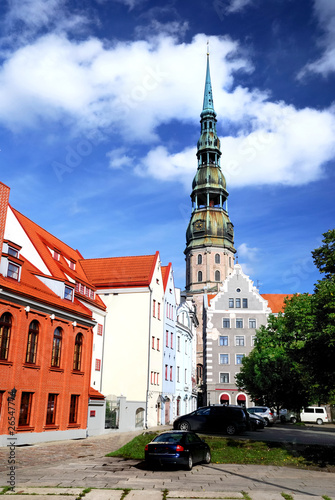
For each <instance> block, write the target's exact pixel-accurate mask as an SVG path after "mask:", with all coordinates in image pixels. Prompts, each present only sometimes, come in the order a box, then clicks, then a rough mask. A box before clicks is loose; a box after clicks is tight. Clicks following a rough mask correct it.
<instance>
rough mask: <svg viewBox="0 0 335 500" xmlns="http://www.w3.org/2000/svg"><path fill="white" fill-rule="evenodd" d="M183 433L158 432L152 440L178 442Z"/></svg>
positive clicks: (156, 441)
mask: <svg viewBox="0 0 335 500" xmlns="http://www.w3.org/2000/svg"><path fill="white" fill-rule="evenodd" d="M182 439H183V435H182V434H180V433H177V432H176V433H170V434H160V435H159V436H157V437H155V439H154V440H153V441H154V442H155V443H177V444H178V443H180V441H181V440H182Z"/></svg>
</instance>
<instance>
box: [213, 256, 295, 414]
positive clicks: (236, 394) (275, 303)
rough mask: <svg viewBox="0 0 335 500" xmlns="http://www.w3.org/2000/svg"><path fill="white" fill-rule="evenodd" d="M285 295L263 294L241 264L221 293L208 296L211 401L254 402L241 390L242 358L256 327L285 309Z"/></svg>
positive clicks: (249, 349) (216, 402)
mask: <svg viewBox="0 0 335 500" xmlns="http://www.w3.org/2000/svg"><path fill="white" fill-rule="evenodd" d="M286 297H287V295H278V294H266V295H263V296H262V295H261V294H260V293H259V291H258V290H257V288H256V287H255V286H254V284H253V282H252V281H251V280H250V278H249V277H248V276H246V275H245V274H244V273H243V271H242V268H241V266H240V265H239V264H236V265H235V267H234V271H233V272H232V274H230V275H229V276H228V278H227V279H226V280H225V281H224V282H223V284H222V287H221V288H220V291H219V293H218V294H215V295H208V296H205V298H204V300H205V305H204V308H205V311H206V318H207V322H206V324H207V328H206V334H205V338H204V346H205V360H206V362H205V382H206V394H207V403H208V404H220V403H221V404H238V405H243V406H244V405H246V406H252V405H253V403H252V401H251V400H250V398H249V396H248V394H245V393H242V392H240V391H239V390H238V388H237V386H236V384H235V375H236V374H237V373H239V371H240V368H241V365H242V360H243V357H244V356H247V355H248V354H249V353H250V351H251V350H252V348H253V346H254V339H255V334H256V329H257V328H259V327H260V326H261V325H266V324H267V321H268V317H269V314H271V313H275V314H277V313H278V312H279V311H282V310H283V306H284V300H285V298H286ZM270 305H271V306H272V308H273V309H271V307H270Z"/></svg>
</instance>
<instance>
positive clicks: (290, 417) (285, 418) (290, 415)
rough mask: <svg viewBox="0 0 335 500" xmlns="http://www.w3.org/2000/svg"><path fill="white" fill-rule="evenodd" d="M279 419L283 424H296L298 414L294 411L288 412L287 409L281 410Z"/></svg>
mask: <svg viewBox="0 0 335 500" xmlns="http://www.w3.org/2000/svg"><path fill="white" fill-rule="evenodd" d="M279 419H280V421H281V422H282V423H285V422H291V423H292V424H295V423H296V421H297V420H298V418H297V414H296V413H295V412H294V411H291V410H286V409H285V408H282V409H281V410H279Z"/></svg>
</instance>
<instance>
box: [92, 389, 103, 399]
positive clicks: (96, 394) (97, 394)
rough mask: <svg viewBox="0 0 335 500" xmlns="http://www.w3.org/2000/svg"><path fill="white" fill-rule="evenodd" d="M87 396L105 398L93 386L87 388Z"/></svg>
mask: <svg viewBox="0 0 335 500" xmlns="http://www.w3.org/2000/svg"><path fill="white" fill-rule="evenodd" d="M88 396H89V398H90V399H105V396H104V395H103V394H101V392H99V391H97V390H96V389H93V387H90V388H89V391H88Z"/></svg>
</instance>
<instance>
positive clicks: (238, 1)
mask: <svg viewBox="0 0 335 500" xmlns="http://www.w3.org/2000/svg"><path fill="white" fill-rule="evenodd" d="M252 3H253V0H231V2H230V4H229V5H228V7H227V12H228V13H233V12H240V11H241V10H243V9H244V8H245V7H247V6H248V5H250V4H252Z"/></svg>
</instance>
